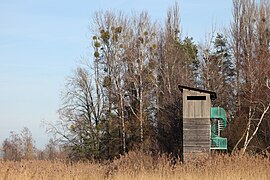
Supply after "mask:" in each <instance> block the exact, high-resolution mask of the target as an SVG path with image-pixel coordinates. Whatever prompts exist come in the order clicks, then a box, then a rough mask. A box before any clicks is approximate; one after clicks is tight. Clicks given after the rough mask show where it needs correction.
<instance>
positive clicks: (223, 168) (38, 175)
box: [0, 152, 270, 180]
mask: <svg viewBox="0 0 270 180" xmlns="http://www.w3.org/2000/svg"><path fill="white" fill-rule="evenodd" d="M0 178H1V179H12V180H13V179H14V180H16V179H18V180H19V179H20V180H23V179H75V180H77V179H90V180H99V179H116V180H117V179H143V180H144V179H145V180H158V179H177V180H178V179H185V180H186V179H207V180H208V179H210V180H211V179H233V180H235V179H268V180H269V179H270V156H269V155H265V156H249V155H245V156H242V157H241V156H238V155H233V156H232V155H228V154H224V155H216V154H214V155H212V156H211V157H208V158H207V157H205V158H200V159H194V160H192V161H189V162H186V163H184V164H182V163H181V162H179V161H173V160H172V159H171V158H169V157H167V156H165V155H160V156H150V155H146V154H142V153H139V152H130V153H129V154H127V155H125V156H122V157H120V158H119V159H116V160H114V161H113V162H107V163H102V164H101V163H86V162H76V163H71V162H64V161H21V162H12V161H0Z"/></svg>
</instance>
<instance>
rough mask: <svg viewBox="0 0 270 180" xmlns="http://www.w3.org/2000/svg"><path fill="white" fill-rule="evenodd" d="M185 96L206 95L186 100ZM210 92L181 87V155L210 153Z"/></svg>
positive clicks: (185, 156)
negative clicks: (204, 98) (197, 98)
mask: <svg viewBox="0 0 270 180" xmlns="http://www.w3.org/2000/svg"><path fill="white" fill-rule="evenodd" d="M187 96H206V100H187ZM210 108H211V99H210V94H208V93H201V92H197V91H192V90H187V89H183V155H184V159H187V158H188V157H187V156H190V155H188V154H190V153H192V154H194V153H198V154H200V155H201V154H202V153H206V154H209V153H210V145H211V141H210V136H211V135H210V131H211V129H210V128H211V125H210Z"/></svg>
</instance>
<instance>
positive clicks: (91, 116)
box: [51, 0, 270, 159]
mask: <svg viewBox="0 0 270 180" xmlns="http://www.w3.org/2000/svg"><path fill="white" fill-rule="evenodd" d="M233 2H234V3H233V10H232V14H233V19H232V21H231V26H230V27H227V33H221V32H220V33H215V32H213V33H212V35H213V36H212V37H211V38H210V39H207V41H206V42H207V43H205V44H203V45H199V44H197V43H195V42H194V40H193V39H192V38H191V37H185V38H182V36H181V24H180V11H179V7H178V4H175V6H173V7H171V8H169V9H168V12H167V17H166V21H165V24H159V23H157V22H154V21H152V20H151V18H150V16H149V14H148V13H147V12H142V13H140V14H133V15H126V14H124V13H120V12H119V13H116V12H111V11H107V12H105V13H103V12H97V13H96V14H95V15H94V16H93V21H92V23H91V30H92V33H93V36H92V37H91V39H90V44H92V47H93V50H94V51H93V56H91V58H90V59H89V60H87V61H86V63H85V64H84V65H82V66H80V67H78V68H77V69H76V70H75V71H74V74H72V75H71V76H70V77H69V78H68V80H67V83H66V87H65V91H64V94H63V105H62V108H61V109H59V114H60V120H59V121H58V122H57V124H54V125H53V126H52V127H51V131H52V132H54V133H55V135H57V137H58V138H59V142H61V143H63V144H64V145H65V147H68V149H69V151H68V152H69V157H70V158H73V159H112V158H114V157H116V156H118V155H119V154H124V153H126V152H129V151H131V150H142V151H151V152H152V153H171V154H173V155H175V156H178V155H179V154H180V153H181V152H180V151H181V144H182V142H181V139H182V137H181V134H182V133H181V132H182V115H181V113H182V107H181V106H182V99H181V93H180V91H179V89H178V87H177V86H178V84H182V85H186V86H191V87H198V88H202V89H207V90H212V91H215V92H216V93H217V96H218V98H217V100H215V101H213V104H214V106H221V107H223V108H225V110H226V111H227V114H228V127H227V129H226V130H225V132H223V134H222V136H223V137H227V138H228V151H229V152H232V151H235V150H241V152H242V153H244V152H245V151H247V150H248V151H250V152H254V153H260V152H263V151H266V150H268V149H269V147H270V120H269V118H270V110H269V106H270V87H269V84H270V53H269V40H270V34H269V30H270V29H269V28H270V4H269V1H268V0H261V1H255V0H235V1H233Z"/></svg>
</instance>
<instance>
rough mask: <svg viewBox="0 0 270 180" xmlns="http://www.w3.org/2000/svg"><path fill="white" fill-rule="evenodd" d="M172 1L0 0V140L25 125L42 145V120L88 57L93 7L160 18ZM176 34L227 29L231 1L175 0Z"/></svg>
mask: <svg viewBox="0 0 270 180" xmlns="http://www.w3.org/2000/svg"><path fill="white" fill-rule="evenodd" d="M175 2H176V1H175V0H80V1H74V0H57V1H56V0H0V143H2V141H3V140H4V139H5V138H7V137H8V136H9V135H10V132H11V131H15V132H16V133H20V132H21V131H22V129H23V127H28V128H29V130H30V131H31V132H32V135H33V138H34V140H35V141H36V146H37V148H39V149H42V148H43V147H44V145H45V144H46V143H47V142H48V140H49V135H48V134H46V132H45V130H46V127H45V126H44V123H43V122H56V121H57V120H58V114H57V110H58V109H59V107H60V106H61V92H62V91H63V90H64V85H65V83H66V79H67V77H68V76H70V75H71V74H72V71H73V70H74V69H75V68H76V67H77V66H78V65H80V61H81V60H82V58H85V57H87V58H89V61H90V60H91V53H92V50H91V48H90V46H91V32H90V22H91V17H93V14H94V12H96V11H100V10H101V11H106V10H112V11H123V12H125V13H130V12H132V11H135V12H138V13H139V12H141V11H148V13H149V15H150V16H151V17H152V19H153V20H157V21H158V22H160V23H164V22H165V18H166V13H167V9H168V8H169V7H171V6H172V5H174V4H175ZM177 2H178V4H179V7H180V14H181V26H182V36H190V37H193V38H194V41H195V42H197V43H200V42H203V41H204V40H205V37H206V36H207V34H208V33H210V32H211V31H212V27H213V24H215V27H216V31H219V30H221V29H223V27H228V26H229V24H230V21H231V18H232V15H231V10H232V1H231V0H203V1H202V0H177Z"/></svg>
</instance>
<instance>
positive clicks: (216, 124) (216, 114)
mask: <svg viewBox="0 0 270 180" xmlns="http://www.w3.org/2000/svg"><path fill="white" fill-rule="evenodd" d="M210 118H211V121H212V123H211V149H222V150H226V149H227V138H223V137H220V131H222V130H223V129H224V128H225V127H226V125H227V123H226V120H227V119H226V111H225V110H224V109H223V108H221V107H212V108H211V116H210Z"/></svg>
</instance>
